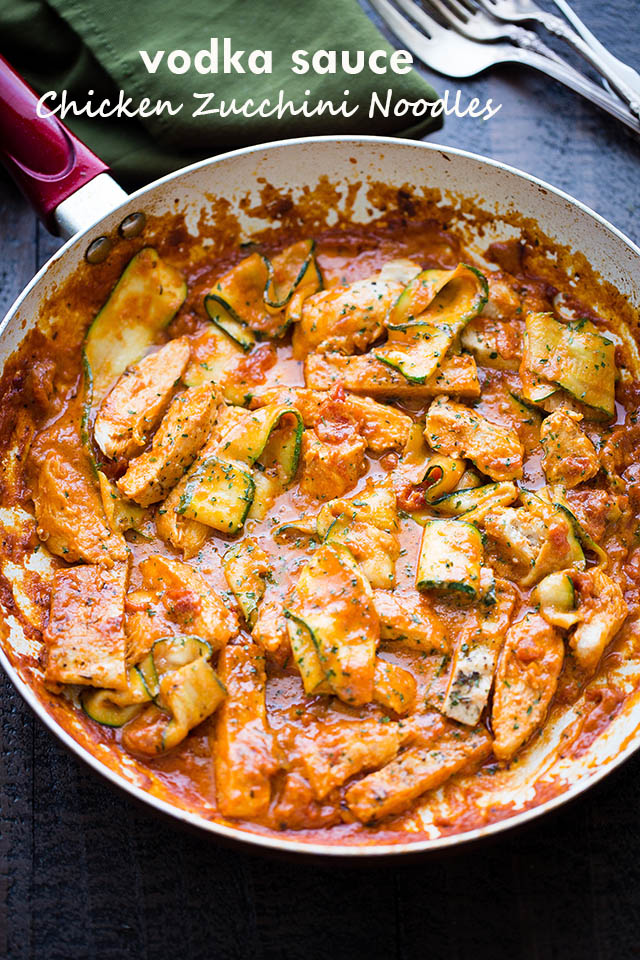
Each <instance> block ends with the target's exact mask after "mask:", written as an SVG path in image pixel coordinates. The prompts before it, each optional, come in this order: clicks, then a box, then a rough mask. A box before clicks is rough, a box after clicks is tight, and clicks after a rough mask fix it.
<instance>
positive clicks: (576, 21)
mask: <svg viewBox="0 0 640 960" xmlns="http://www.w3.org/2000/svg"><path fill="white" fill-rule="evenodd" d="M553 2H554V3H555V5H556V7H557V8H558V10H560V11H561V12H562V13H563V14H564V16H565V17H566V18H567V20H568V21H569V23H570V24H571V25H572V27H573V28H574V30H575V31H576V33H579V34H580V36H581V37H582V39H583V40H584V41H585V43H588V44H589V46H590V47H591V49H592V50H595V52H596V53H598V54H599V55H600V58H601V59H602V60H603V61H605V62H606V63H608V64H609V66H610V67H611V69H612V70H615V71H616V73H618V74H619V76H621V77H622V79H623V80H626V81H627V83H628V84H629V86H630V87H633V89H634V90H636V91H640V73H638V71H637V70H634V69H633V67H630V66H629V65H628V64H627V63H624V62H623V61H622V60H618V58H617V57H614V55H613V54H612V53H609V51H608V50H607V48H606V47H605V46H603V44H601V43H600V41H599V40H598V38H597V37H596V36H594V34H593V33H591V30H589V28H588V27H587V25H586V24H585V23H583V22H582V20H581V19H580V17H579V16H578V14H577V13H576V12H575V11H574V10H572V8H571V7H570V6H569V4H568V3H567V0H553Z"/></svg>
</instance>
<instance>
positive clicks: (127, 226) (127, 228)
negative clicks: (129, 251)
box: [118, 213, 147, 240]
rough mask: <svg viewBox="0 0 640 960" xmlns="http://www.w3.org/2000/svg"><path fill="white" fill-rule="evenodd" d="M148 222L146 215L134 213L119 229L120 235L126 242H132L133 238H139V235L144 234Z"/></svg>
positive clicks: (126, 218)
mask: <svg viewBox="0 0 640 960" xmlns="http://www.w3.org/2000/svg"><path fill="white" fill-rule="evenodd" d="M146 222H147V218H146V217H145V215H144V213H132V214H131V215H130V216H128V217H125V219H124V220H123V221H122V223H121V224H120V226H119V227H118V233H119V234H120V236H121V237H124V239H125V240H130V239H131V238H132V237H137V236H138V234H140V233H142V231H143V230H144V225H145V223H146Z"/></svg>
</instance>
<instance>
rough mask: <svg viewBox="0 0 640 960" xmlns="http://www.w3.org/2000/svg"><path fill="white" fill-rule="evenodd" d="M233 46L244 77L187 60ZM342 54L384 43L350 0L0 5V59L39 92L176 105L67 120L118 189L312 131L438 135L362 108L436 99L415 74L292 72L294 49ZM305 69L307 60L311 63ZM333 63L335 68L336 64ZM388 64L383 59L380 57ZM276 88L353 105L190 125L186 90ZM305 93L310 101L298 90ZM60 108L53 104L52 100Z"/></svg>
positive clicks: (31, 0)
mask: <svg viewBox="0 0 640 960" xmlns="http://www.w3.org/2000/svg"><path fill="white" fill-rule="evenodd" d="M211 37H217V38H218V39H219V44H220V47H221V48H222V43H223V38H224V37H228V38H230V40H231V43H232V46H233V50H234V51H236V50H245V51H246V53H245V57H244V58H243V59H242V60H241V63H242V64H243V65H244V67H245V70H246V71H247V72H245V73H244V74H236V73H226V74H225V73H223V72H218V73H211V74H206V75H202V74H200V73H198V72H197V71H196V70H195V69H194V67H193V58H194V56H195V54H196V53H197V52H198V51H199V50H201V49H208V48H209V46H210V38H211ZM343 48H347V49H349V51H351V55H352V58H354V55H355V51H356V50H363V51H365V52H366V53H367V55H368V53H369V52H371V51H372V50H386V51H387V53H388V54H389V55H390V54H391V52H392V50H393V48H392V47H390V46H389V44H387V43H386V42H385V40H384V39H383V37H382V36H381V34H380V33H379V32H378V30H377V29H376V27H375V26H374V25H373V24H372V22H371V21H370V20H369V18H368V17H367V16H366V14H365V13H364V11H363V10H362V9H361V7H360V6H359V5H358V3H357V0H270V2H269V0H173V2H168V0H135V2H132V0H109V2H108V3H106V2H100V3H96V2H95V0H49V2H48V3H45V2H42V0H0V53H2V54H3V55H4V56H5V57H6V58H7V59H8V60H9V61H10V62H11V63H12V64H13V66H14V67H15V68H16V69H17V70H18V71H20V72H21V73H22V74H23V76H25V78H26V79H27V80H28V81H29V82H30V83H31V84H32V86H33V87H34V88H35V89H36V90H37V91H38V92H39V93H44V92H45V91H48V90H55V91H57V92H58V93H60V92H61V91H62V90H67V91H68V93H69V97H71V98H73V99H75V100H77V101H78V102H79V103H85V102H86V101H87V97H88V92H89V91H90V90H93V91H94V93H93V95H92V97H91V100H92V101H93V103H94V104H98V103H100V101H101V100H102V99H104V98H108V99H110V100H111V102H112V103H115V102H116V101H117V98H118V94H119V91H120V90H123V91H124V92H125V94H126V95H127V96H130V97H132V98H133V102H134V106H135V105H137V104H138V103H139V102H140V100H141V99H142V98H143V97H149V98H150V100H151V101H152V102H155V101H156V100H158V99H160V100H166V99H169V100H171V102H172V103H174V104H177V103H180V102H182V103H184V107H183V108H182V110H181V111H180V113H178V114H177V115H176V116H173V117H171V116H168V115H167V114H166V113H165V114H162V115H159V116H151V117H148V118H133V119H128V118H124V117H119V118H116V119H103V118H95V119H89V118H87V117H84V116H83V117H77V118H74V117H73V116H72V115H71V114H69V115H68V116H67V118H66V120H65V122H66V123H67V124H68V125H69V126H70V127H71V128H72V129H73V131H74V132H75V133H76V134H77V135H78V136H79V137H80V138H81V139H82V140H84V141H85V142H86V143H87V144H88V145H89V146H90V147H91V149H92V150H94V151H95V153H97V154H98V155H99V156H100V157H102V159H104V160H105V161H106V162H107V163H109V164H110V165H111V167H112V168H113V170H114V172H115V173H116V175H117V176H118V177H119V178H120V179H121V180H122V181H123V182H124V183H126V184H128V185H135V184H140V183H144V182H148V181H149V180H152V179H155V178H156V177H159V176H161V175H163V174H165V173H167V172H169V171H171V170H175V169H177V168H178V167H180V166H183V165H184V164H186V163H191V162H193V161H194V160H199V159H202V158H204V157H207V156H211V155H212V154H215V153H221V152H224V151H226V150H231V149H233V148H235V147H242V146H246V145H248V144H254V143H264V142H265V141H268V140H277V139H280V138H286V137H298V136H308V135H315V134H339V133H348V134H358V133H376V134H389V135H396V136H408V137H418V136H422V135H423V134H424V133H426V132H428V131H429V130H434V129H437V128H438V127H440V126H441V122H442V121H441V119H440V118H437V119H436V118H433V117H431V116H430V114H429V112H428V111H427V112H426V113H425V114H424V116H423V117H421V119H420V120H418V121H416V120H415V119H414V118H413V115H412V113H406V114H405V115H404V116H400V117H396V116H393V115H390V116H389V117H387V118H384V117H383V116H382V115H381V114H380V113H379V112H378V113H377V115H376V117H374V118H373V119H370V118H369V103H370V100H371V96H372V94H373V93H374V92H375V93H377V94H378V96H379V97H380V98H381V100H383V101H384V99H385V97H386V93H387V90H388V89H392V90H393V100H394V102H397V101H398V100H399V99H400V98H404V99H406V100H408V101H417V100H427V101H433V100H435V99H436V94H435V92H434V90H433V89H432V88H431V87H430V86H429V84H428V83H426V81H425V80H423V78H422V77H421V76H420V75H419V74H418V73H417V72H416V71H415V70H412V71H411V72H410V73H407V74H404V75H399V74H396V73H394V72H392V71H390V70H387V73H386V74H385V75H383V76H381V75H378V74H376V73H374V72H373V71H372V70H371V69H370V68H369V66H368V65H367V66H366V67H365V69H364V70H363V71H362V72H361V73H358V74H346V73H344V72H342V70H341V69H339V68H338V71H337V72H336V73H333V74H332V73H327V74H323V75H318V74H317V73H315V72H313V71H311V70H309V72H308V73H306V74H304V75H297V74H295V73H293V72H292V71H291V65H292V63H291V54H292V53H293V51H295V50H300V49H302V50H307V51H309V54H310V55H311V54H313V53H314V52H315V51H317V50H337V51H341V50H342V49H343ZM178 49H180V50H184V51H186V52H187V53H188V54H189V55H190V57H191V60H192V66H191V69H189V70H188V71H187V72H186V73H182V74H176V73H172V72H171V71H170V70H169V69H168V67H167V57H168V54H169V53H170V52H171V51H174V50H178ZM255 49H263V50H272V51H273V72H272V73H262V74H257V75H254V74H252V73H250V72H248V69H247V60H246V58H247V55H248V54H249V53H250V52H251V51H252V50H255ZM140 50H146V51H147V52H148V54H149V56H150V57H151V58H153V56H154V54H155V53H156V51H158V50H164V51H165V57H164V59H163V61H162V64H161V65H160V66H159V67H158V69H157V71H156V72H155V73H153V74H151V73H149V72H147V70H146V69H145V67H144V64H143V62H142V59H141V57H140V54H139V51H140ZM309 60H310V57H309ZM339 62H340V61H339V54H338V65H339ZM387 64H388V60H387ZM280 90H283V91H284V94H285V96H286V98H287V99H289V100H291V101H293V102H294V104H296V105H300V104H301V103H302V102H303V101H304V100H307V101H308V102H309V104H311V105H313V104H315V103H317V102H318V100H320V99H323V100H332V101H333V102H334V104H336V105H338V104H339V103H340V102H341V101H342V100H343V99H345V96H344V91H345V90H349V96H348V98H347V99H348V101H349V105H350V107H351V108H353V106H354V105H355V104H360V108H359V110H358V111H357V112H356V113H355V115H354V116H352V117H350V118H347V117H345V116H342V115H339V116H334V117H332V116H330V115H329V114H328V113H325V114H323V115H321V116H315V117H308V118H307V117H304V116H296V117H292V116H290V115H286V114H285V116H283V117H282V118H281V119H278V118H276V117H270V118H266V117H259V116H258V117H254V118H253V119H247V118H246V117H244V116H241V115H240V116H234V115H230V116H227V117H221V116H207V117H205V116H200V117H193V116H192V112H193V110H194V109H196V108H197V107H198V106H199V105H200V104H201V103H202V101H200V100H194V98H193V93H194V92H200V93H209V92H214V93H215V98H214V100H213V101H212V102H211V103H210V106H211V105H213V106H215V105H217V104H218V103H219V101H220V100H225V101H226V102H229V101H230V100H232V99H233V98H236V101H237V102H238V104H241V103H244V102H245V101H246V100H247V99H248V98H249V97H251V98H253V99H254V101H255V102H256V103H259V102H260V101H262V100H263V99H264V98H269V99H270V100H271V101H272V102H275V101H276V100H277V97H278V93H279V91H280ZM305 91H308V94H307V93H305ZM56 102H58V101H56Z"/></svg>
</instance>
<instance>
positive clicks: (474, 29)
mask: <svg viewBox="0 0 640 960" xmlns="http://www.w3.org/2000/svg"><path fill="white" fill-rule="evenodd" d="M427 4H428V6H430V7H431V9H432V10H435V11H436V13H438V15H439V16H440V19H441V20H443V21H444V22H445V25H447V26H450V27H453V28H454V30H456V31H457V32H458V33H460V34H462V36H463V37H467V39H468V40H479V41H480V42H481V43H493V42H494V41H495V40H510V41H511V43H515V45H516V46H517V47H522V49H523V50H533V51H535V52H536V53H540V54H542V56H544V57H548V58H549V59H550V60H555V61H556V63H561V64H563V65H565V66H566V63H567V61H566V60H563V59H562V57H560V56H558V54H557V53H556V52H555V50H552V49H551V47H548V46H547V45H546V43H543V42H542V40H541V39H540V37H539V36H538V34H537V33H534V32H533V30H525V29H524V27H518V26H516V24H514V23H510V22H507V21H505V20H497V19H496V18H495V17H492V16H491V15H490V14H488V13H485V12H484V10H483V9H481V8H480V7H476V6H473V0H427Z"/></svg>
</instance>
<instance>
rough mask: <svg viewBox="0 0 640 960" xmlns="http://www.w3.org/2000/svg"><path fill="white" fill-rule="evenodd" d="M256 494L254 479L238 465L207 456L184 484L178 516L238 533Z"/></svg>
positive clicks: (227, 531) (217, 528) (215, 528)
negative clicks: (217, 504) (184, 516)
mask: <svg viewBox="0 0 640 960" xmlns="http://www.w3.org/2000/svg"><path fill="white" fill-rule="evenodd" d="M207 473H208V474H209V476H208V477H207ZM225 488H226V491H227V493H226V494H224V491H225ZM229 491H232V493H231V495H230V494H229ZM255 492H256V486H255V483H254V481H253V477H252V476H251V474H249V473H247V472H246V471H244V470H242V469H241V466H240V465H239V464H237V463H232V462H230V461H229V460H222V459H220V458H219V457H209V458H208V459H207V460H205V461H204V462H203V463H202V464H201V465H200V466H199V467H198V469H197V470H196V471H195V472H194V474H193V476H192V477H191V478H190V480H189V482H188V483H187V486H186V488H185V491H184V493H183V494H182V497H181V498H180V503H179V505H178V510H177V513H179V514H181V515H186V516H187V517H189V519H191V520H198V522H199V523H204V524H206V526H209V527H213V529H214V530H219V531H220V532H221V533H237V532H238V531H239V530H241V529H242V527H243V525H244V522H245V520H246V519H247V514H248V513H249V510H250V509H251V504H252V503H253V498H254V496H255ZM216 494H217V496H216ZM223 494H224V495H223ZM218 502H219V503H220V506H217V507H216V503H218Z"/></svg>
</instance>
